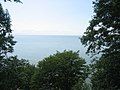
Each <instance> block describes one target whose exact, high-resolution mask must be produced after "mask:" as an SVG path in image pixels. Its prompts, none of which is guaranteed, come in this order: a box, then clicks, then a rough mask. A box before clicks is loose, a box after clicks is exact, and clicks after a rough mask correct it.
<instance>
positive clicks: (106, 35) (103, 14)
mask: <svg viewBox="0 0 120 90" xmlns="http://www.w3.org/2000/svg"><path fill="white" fill-rule="evenodd" d="M119 10H120V0H96V1H95V2H94V12H95V15H94V16H93V19H92V20H91V21H90V26H89V27H88V28H87V31H86V32H85V34H84V35H83V37H82V38H81V42H82V43H83V44H84V45H86V46H88V51H87V52H88V53H89V52H92V53H96V52H97V53H99V52H103V53H105V54H107V53H113V52H117V53H120V11H119Z"/></svg>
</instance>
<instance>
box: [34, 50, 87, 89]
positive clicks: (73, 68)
mask: <svg viewBox="0 0 120 90" xmlns="http://www.w3.org/2000/svg"><path fill="white" fill-rule="evenodd" d="M37 68H38V71H37V72H36V73H35V75H34V76H33V79H32V88H33V90H71V89H72V87H73V86H74V85H75V84H76V83H77V82H78V81H79V82H81V84H80V86H82V85H83V83H84V81H85V79H86V77H87V72H86V66H85V60H84V59H82V58H80V57H79V54H78V52H73V51H64V52H62V53H60V52H57V53H56V54H54V55H51V56H49V57H47V58H45V59H43V60H42V61H39V63H38V67H37Z"/></svg>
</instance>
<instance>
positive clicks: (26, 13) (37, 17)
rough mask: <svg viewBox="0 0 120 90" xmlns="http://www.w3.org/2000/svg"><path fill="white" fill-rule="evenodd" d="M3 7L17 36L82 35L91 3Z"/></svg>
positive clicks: (31, 0)
mask: <svg viewBox="0 0 120 90" xmlns="http://www.w3.org/2000/svg"><path fill="white" fill-rule="evenodd" d="M22 2H23V4H20V3H8V2H7V3H4V2H2V4H3V6H4V8H6V9H8V10H9V13H10V15H11V20H12V29H13V30H14V34H17V35H21V34H22V35H23V34H24V35H26V34H27V35H28V34H29V35H82V34H83V32H84V31H85V30H86V27H87V26H88V25H89V20H91V16H92V13H93V8H92V6H93V5H92V0H22Z"/></svg>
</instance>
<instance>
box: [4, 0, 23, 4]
mask: <svg viewBox="0 0 120 90" xmlns="http://www.w3.org/2000/svg"><path fill="white" fill-rule="evenodd" d="M7 1H10V2H11V1H14V2H19V3H22V2H21V1H20V0H4V2H7Z"/></svg>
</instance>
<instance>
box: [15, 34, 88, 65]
mask: <svg viewBox="0 0 120 90" xmlns="http://www.w3.org/2000/svg"><path fill="white" fill-rule="evenodd" d="M15 40H16V41H17V43H16V45H15V46H14V53H13V54H14V55H18V58H24V59H28V60H29V61H30V63H32V64H36V63H37V62H38V61H40V60H42V59H43V58H45V57H48V56H49V55H51V54H54V53H56V51H60V52H62V51H64V50H73V51H78V50H80V56H81V57H83V58H85V59H86V61H87V62H88V63H89V62H90V58H89V57H88V56H87V55H86V54H85V51H86V49H85V48H84V46H82V45H81V42H80V40H79V36H48V35H45V36H44V35H21V36H15Z"/></svg>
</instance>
